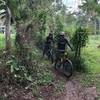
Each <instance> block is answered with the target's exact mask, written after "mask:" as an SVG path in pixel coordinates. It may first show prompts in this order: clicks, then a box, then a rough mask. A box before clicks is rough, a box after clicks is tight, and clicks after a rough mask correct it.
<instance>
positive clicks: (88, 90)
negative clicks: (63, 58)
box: [8, 73, 99, 100]
mask: <svg viewBox="0 0 100 100" xmlns="http://www.w3.org/2000/svg"><path fill="white" fill-rule="evenodd" d="M55 76H56V78H59V77H63V76H61V75H59V74H57V73H55ZM64 79H65V78H64ZM40 92H41V98H34V96H33V95H32V92H28V91H26V92H25V91H17V92H16V91H15V93H14V95H13V97H12V98H9V99H8V100H99V99H97V92H96V87H95V86H92V87H82V86H81V85H80V82H79V79H77V78H76V77H75V76H74V77H72V78H70V79H69V80H66V79H65V89H64V92H63V93H61V94H60V95H58V96H54V92H53V87H52V86H47V87H42V89H41V91H40Z"/></svg>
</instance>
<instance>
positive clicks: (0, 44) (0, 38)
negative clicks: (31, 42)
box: [0, 33, 15, 49]
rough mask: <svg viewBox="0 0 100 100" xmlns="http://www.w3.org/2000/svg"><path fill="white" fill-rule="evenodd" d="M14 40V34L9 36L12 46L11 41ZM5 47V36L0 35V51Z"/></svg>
mask: <svg viewBox="0 0 100 100" xmlns="http://www.w3.org/2000/svg"><path fill="white" fill-rule="evenodd" d="M14 39H15V34H11V42H12V44H13V41H14ZM4 47H5V36H4V34H2V33H0V49H2V48H4Z"/></svg>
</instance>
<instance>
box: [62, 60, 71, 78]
mask: <svg viewBox="0 0 100 100" xmlns="http://www.w3.org/2000/svg"><path fill="white" fill-rule="evenodd" d="M63 70H64V75H65V76H66V77H67V78H69V77H71V76H72V74H73V64H72V62H71V61H70V60H66V61H65V62H64V64H63Z"/></svg>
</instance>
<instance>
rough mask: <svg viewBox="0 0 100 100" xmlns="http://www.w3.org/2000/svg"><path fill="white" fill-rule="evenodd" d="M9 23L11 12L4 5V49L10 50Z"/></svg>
mask: <svg viewBox="0 0 100 100" xmlns="http://www.w3.org/2000/svg"><path fill="white" fill-rule="evenodd" d="M10 24H11V12H10V9H9V8H8V7H6V29H5V49H6V51H10V48H11V39H10Z"/></svg>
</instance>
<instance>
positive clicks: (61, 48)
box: [55, 32, 72, 66]
mask: <svg viewBox="0 0 100 100" xmlns="http://www.w3.org/2000/svg"><path fill="white" fill-rule="evenodd" d="M66 45H67V46H69V47H70V48H71V49H72V47H71V45H70V43H69V41H68V39H67V38H65V32H61V33H60V35H59V36H58V39H57V54H56V60H55V66H56V63H57V62H58V60H59V59H60V58H61V57H64V54H65V47H66Z"/></svg>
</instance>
